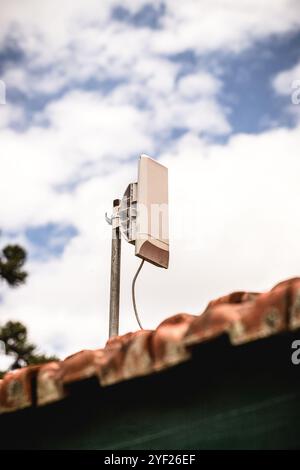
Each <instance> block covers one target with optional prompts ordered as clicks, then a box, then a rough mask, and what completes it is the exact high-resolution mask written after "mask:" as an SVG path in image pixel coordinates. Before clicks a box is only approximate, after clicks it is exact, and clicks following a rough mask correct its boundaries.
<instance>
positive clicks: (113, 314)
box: [109, 199, 121, 338]
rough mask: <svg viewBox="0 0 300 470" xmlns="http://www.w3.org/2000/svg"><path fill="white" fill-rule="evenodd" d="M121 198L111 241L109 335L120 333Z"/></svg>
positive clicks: (117, 202)
mask: <svg viewBox="0 0 300 470" xmlns="http://www.w3.org/2000/svg"><path fill="white" fill-rule="evenodd" d="M119 206H120V200H119V199H115V200H114V202H113V218H112V242H111V272H110V308H109V337H110V338H111V337H112V336H117V335H118V334H119V307H120V271H121V234H120V226H119V214H118V212H119Z"/></svg>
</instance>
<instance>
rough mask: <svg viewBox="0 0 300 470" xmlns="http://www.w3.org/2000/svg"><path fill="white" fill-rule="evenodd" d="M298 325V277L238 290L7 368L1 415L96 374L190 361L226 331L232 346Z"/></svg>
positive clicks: (121, 376)
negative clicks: (61, 355)
mask: <svg viewBox="0 0 300 470" xmlns="http://www.w3.org/2000/svg"><path fill="white" fill-rule="evenodd" d="M297 328H300V278H293V279H290V280H287V281H284V282H281V283H279V284H277V285H276V286H275V287H274V288H273V289H271V290H270V291H269V292H266V293H262V294H259V293H253V292H250V293H249V292H234V293H232V294H230V295H227V296H224V297H221V298H219V299H217V300H214V301H212V302H210V303H209V304H208V306H207V308H206V309H205V311H204V312H203V313H202V314H201V315H200V314H199V315H189V314H186V313H180V314H177V315H174V316H172V317H170V318H168V319H166V320H165V321H163V322H162V323H161V324H160V325H159V326H158V327H157V329H156V330H153V331H152V330H141V331H137V332H135V333H128V334H126V335H123V336H118V337H115V338H112V339H110V340H109V341H108V342H107V344H106V346H105V348H104V349H97V350H95V351H89V350H86V351H81V352H78V353H77V354H73V355H72V356H69V357H67V358H66V359H65V360H64V361H59V362H50V363H48V364H45V365H41V366H34V367H25V368H23V369H19V370H17V371H14V372H9V373H7V374H6V375H5V376H4V379H3V380H1V381H0V413H5V412H9V411H15V410H18V409H21V408H26V407H30V406H40V405H45V404H47V403H51V402H54V401H57V400H61V399H63V398H64V397H66V396H67V395H68V393H69V387H68V385H69V384H70V383H73V382H77V381H80V380H84V379H86V378H89V377H96V378H97V379H98V381H99V383H100V385H101V386H103V387H105V386H108V385H112V384H116V383H118V382H121V381H124V380H128V379H132V378H134V377H139V376H143V375H149V374H152V373H155V372H157V371H160V370H163V369H166V368H169V367H172V366H173V365H175V364H178V363H181V362H183V361H186V360H188V359H189V358H190V357H191V355H192V348H191V346H192V345H196V344H200V343H202V342H205V341H212V340H213V339H214V338H216V337H218V336H220V335H223V334H227V335H228V337H229V340H230V342H231V343H232V345H239V344H243V343H246V342H249V341H254V340H257V339H260V338H264V337H267V336H271V335H274V334H278V333H280V332H283V331H288V330H293V329H297Z"/></svg>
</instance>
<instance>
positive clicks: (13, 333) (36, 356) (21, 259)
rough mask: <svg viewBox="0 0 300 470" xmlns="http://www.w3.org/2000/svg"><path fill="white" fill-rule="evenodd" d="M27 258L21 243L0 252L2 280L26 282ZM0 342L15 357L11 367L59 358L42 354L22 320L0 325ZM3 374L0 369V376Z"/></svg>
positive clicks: (15, 285)
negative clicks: (25, 265) (31, 341)
mask: <svg viewBox="0 0 300 470" xmlns="http://www.w3.org/2000/svg"><path fill="white" fill-rule="evenodd" d="M26 258H27V255H26V251H25V250H24V249H23V248H22V247H20V246H19V245H8V246H6V247H5V248H4V249H3V250H2V252H1V253H0V280H2V281H5V282H6V283H7V284H8V285H9V286H10V287H18V286H19V285H21V284H24V283H25V281H26V279H27V276H28V274H27V272H26V271H24V270H23V267H24V264H25V262H26ZM0 343H1V345H2V350H4V353H5V354H6V355H8V356H12V357H13V363H12V365H11V367H10V369H17V368H19V367H24V366H27V365H36V364H42V363H44V362H48V361H51V360H57V358H56V357H54V356H47V355H45V354H41V353H40V352H39V351H38V349H37V347H36V345H35V344H33V343H30V342H29V341H28V335H27V328H26V326H24V325H23V324H22V323H20V322H13V321H8V322H7V323H5V324H4V325H2V326H1V325H0ZM3 374H4V372H1V371H0V378H1V376H3Z"/></svg>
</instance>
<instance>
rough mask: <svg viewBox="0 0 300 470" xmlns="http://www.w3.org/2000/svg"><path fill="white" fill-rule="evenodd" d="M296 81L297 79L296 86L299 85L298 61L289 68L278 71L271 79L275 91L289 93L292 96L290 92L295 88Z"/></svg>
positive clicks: (299, 67) (283, 93) (299, 71)
mask: <svg viewBox="0 0 300 470" xmlns="http://www.w3.org/2000/svg"><path fill="white" fill-rule="evenodd" d="M296 81H298V82H299V83H298V85H297V86H298V88H299V87H300V62H299V63H298V64H296V65H295V66H294V67H292V68H290V69H289V70H284V71H282V72H280V73H278V74H277V75H276V76H275V77H274V79H273V81H272V84H273V87H274V89H275V91H276V92H277V93H278V94H280V95H289V96H291V97H292V93H293V91H294V90H295V88H296V86H295V85H296Z"/></svg>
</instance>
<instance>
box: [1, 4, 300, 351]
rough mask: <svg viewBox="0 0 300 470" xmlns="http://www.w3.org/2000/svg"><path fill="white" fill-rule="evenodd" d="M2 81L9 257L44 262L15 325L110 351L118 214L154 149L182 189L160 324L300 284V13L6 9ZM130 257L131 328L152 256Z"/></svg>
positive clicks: (50, 344)
mask: <svg viewBox="0 0 300 470" xmlns="http://www.w3.org/2000/svg"><path fill="white" fill-rule="evenodd" d="M0 79H1V80H2V83H4V84H5V86H6V104H1V105H0V164H1V166H0V201H1V204H0V228H1V231H2V237H1V246H3V245H5V244H7V243H8V242H9V243H15V242H16V243H21V244H22V245H23V246H25V247H26V248H27V250H28V253H29V262H28V264H27V269H28V271H29V278H28V282H27V285H26V286H24V287H22V288H19V289H17V290H13V291H11V290H8V289H7V288H6V287H5V286H4V285H1V293H0V294H1V303H0V321H1V322H3V321H5V320H7V319H14V320H20V321H22V322H24V323H25V324H26V325H27V326H28V328H29V331H30V335H31V339H32V340H33V341H35V342H36V343H37V344H38V345H39V346H40V349H41V350H42V351H44V352H48V353H55V354H57V355H58V356H59V357H64V356H65V355H66V354H69V353H72V352H76V351H78V350H80V349H85V348H97V347H101V346H103V345H104V344H105V341H106V339H107V333H108V304H109V275H110V237H111V232H110V227H109V226H108V225H107V224H106V222H105V219H104V213H105V212H106V211H108V212H109V211H110V207H111V202H112V200H113V199H114V198H116V197H120V196H122V194H123V192H124V190H125V188H126V186H127V184H128V183H129V182H133V181H135V180H136V172H137V158H138V156H139V155H140V154H141V153H146V154H148V155H151V156H152V157H154V158H157V159H158V160H159V161H161V162H162V163H164V164H166V165H167V166H168V167H169V177H170V216H171V221H170V250H171V256H170V268H169V270H168V271H166V270H162V269H159V268H156V267H154V266H152V265H145V266H144V269H143V271H142V273H141V275H140V278H139V280H138V283H137V301H138V305H139V311H140V316H141V319H142V322H143V324H144V326H145V327H146V328H153V327H155V326H157V325H158V323H159V322H160V321H162V320H163V319H164V318H166V317H167V316H170V315H172V314H174V313H177V312H190V313H199V312H201V311H202V309H203V308H204V307H205V305H206V304H207V302H208V301H209V300H211V299H212V298H214V297H216V296H219V295H222V294H225V293H228V292H230V291H234V290H254V291H256V290H264V289H269V288H270V287H271V286H272V285H274V284H275V283H277V282H279V281H281V280H283V279H285V278H288V277H292V276H296V275H299V266H300V251H299V232H300V217H299V212H298V210H299V206H298V204H300V187H299V175H300V152H299V150H300V132H299V131H300V104H299V103H300V91H299V90H300V2H299V1H298V0H264V1H263V2H262V1H260V0H243V1H240V0H185V1H181V2H179V1H177V2H175V1H172V0H165V1H153V0H152V1H151V2H149V1H144V0H122V2H121V1H119V0H75V1H74V0H73V1H71V0H51V1H50V0H44V1H40V0H0ZM2 88H3V87H2ZM0 101H1V100H0ZM2 101H3V100H2ZM122 257H123V258H122V291H121V333H124V332H126V331H132V330H136V329H137V325H136V322H135V319H134V314H133V309H132V306H131V298H130V285H131V281H132V277H133V275H134V273H135V270H136V268H137V266H138V264H139V260H138V259H137V258H135V257H134V253H133V247H132V246H130V245H127V244H125V243H124V244H123V252H122Z"/></svg>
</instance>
